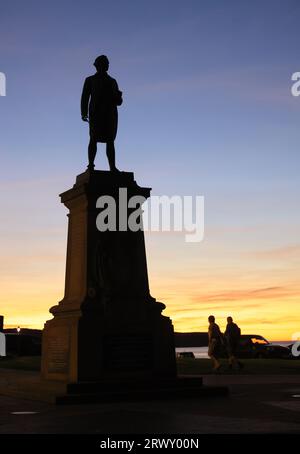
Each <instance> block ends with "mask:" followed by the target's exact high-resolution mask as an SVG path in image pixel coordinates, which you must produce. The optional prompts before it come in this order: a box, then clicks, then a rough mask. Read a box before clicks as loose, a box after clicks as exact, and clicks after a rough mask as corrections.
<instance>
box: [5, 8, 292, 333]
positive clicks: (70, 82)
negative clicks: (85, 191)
mask: <svg viewBox="0 0 300 454" xmlns="http://www.w3.org/2000/svg"><path fill="white" fill-rule="evenodd" d="M299 23H300V2H299V1H298V0H284V1H283V0H282V1H279V0H252V1H243V0H242V1H241V0H226V1H224V0H215V1H211V0H195V1H194V0H187V1H185V2H182V1H179V0H169V1H166V0H152V1H151V2H150V1H146V0H119V1H116V0H109V1H102V0H87V1H85V2H82V1H80V2H79V1H76V0H75V1H74V0H72V1H71V0H69V1H68V0H60V1H57V0H53V1H51V2H50V1H49V2H40V1H37V0H27V1H26V2H25V1H15V0H11V1H10V2H5V3H3V4H2V5H1V14H0V72H3V73H5V75H6V78H7V96H6V97H0V152H1V166H0V189H1V191H0V289H1V292H0V313H1V314H3V315H4V316H5V321H6V325H7V326H18V325H20V326H21V327H34V328H42V327H43V324H44V322H45V321H46V320H47V319H49V318H51V317H50V314H49V312H48V310H49V308H50V307H51V306H53V305H55V304H57V302H58V301H59V300H60V299H61V298H62V296H63V292H64V271H65V252H66V235H67V216H66V214H67V212H66V209H65V208H64V206H63V205H61V204H60V200H59V197H58V194H59V193H61V192H63V191H64V190H66V189H69V188H70V187H71V186H72V185H73V184H74V181H75V177H76V175H77V174H79V173H81V172H83V171H84V170H85V168H86V165H87V141H88V129H87V124H85V123H83V122H82V121H81V118H80V111H79V101H80V95H81V89H82V84H83V81H84V78H85V77H86V76H88V75H91V74H93V73H94V68H93V66H92V63H93V61H94V59H95V57H96V56H97V55H100V54H106V55H107V56H108V57H109V59H110V69H109V73H110V74H111V75H112V76H113V77H115V78H116V79H117V81H118V83H119V87H120V89H121V90H122V91H123V98H124V103H123V105H122V106H121V107H120V108H119V130H118V136H117V140H116V150H117V164H118V166H119V168H120V169H121V170H126V171H134V173H135V178H136V180H137V182H138V184H140V185H141V186H150V187H152V188H153V191H152V194H153V195H163V194H165V195H169V196H172V195H182V196H183V195H193V196H195V195H203V196H204V197H205V237H204V241H203V242H201V243H186V242H185V241H184V233H178V232H176V233H172V232H171V233H167V232H165V233H155V232H153V233H147V234H146V246H147V257H148V268H149V278H150V286H151V293H152V295H153V296H154V297H155V298H157V299H158V300H159V301H162V302H164V303H165V304H166V305H167V309H166V311H165V314H166V315H169V316H170V317H171V318H172V320H173V323H174V327H175V330H177V331H203V330H206V329H207V317H208V315H210V314H214V315H215V316H216V318H217V322H218V323H219V324H220V327H221V328H222V329H224V327H225V321H226V317H227V315H232V316H233V318H234V320H235V321H236V322H237V323H238V324H239V325H240V326H241V330H242V333H245V334H246V333H255V334H261V335H264V336H265V337H267V338H268V339H271V340H289V339H291V336H292V334H293V333H295V332H300V310H299V303H300V279H299V277H300V210H299V202H300V178H299V175H300V127H299V125H300V97H293V96H292V95H291V86H292V81H291V76H292V74H293V73H294V72H296V71H300V58H299ZM100 150H101V151H100V152H99V154H98V156H97V160H96V165H97V168H102V169H103V168H104V169H107V162H106V158H105V154H104V152H103V150H104V149H103V145H102V147H101V146H100Z"/></svg>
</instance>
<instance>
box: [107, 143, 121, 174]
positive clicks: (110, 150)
mask: <svg viewBox="0 0 300 454" xmlns="http://www.w3.org/2000/svg"><path fill="white" fill-rule="evenodd" d="M106 156H107V159H108V164H109V168H110V170H111V172H118V171H119V170H118V169H117V167H116V153H115V145H114V142H113V140H112V141H109V142H107V143H106Z"/></svg>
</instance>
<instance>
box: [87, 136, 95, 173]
mask: <svg viewBox="0 0 300 454" xmlns="http://www.w3.org/2000/svg"><path fill="white" fill-rule="evenodd" d="M88 153H89V165H88V169H90V170H93V169H94V167H95V165H94V161H95V157H96V153H97V142H96V141H95V140H92V139H90V143H89V147H88Z"/></svg>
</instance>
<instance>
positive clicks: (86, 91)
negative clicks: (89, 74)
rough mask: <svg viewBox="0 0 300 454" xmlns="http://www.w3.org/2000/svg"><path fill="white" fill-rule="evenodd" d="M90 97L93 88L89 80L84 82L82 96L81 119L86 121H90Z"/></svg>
mask: <svg viewBox="0 0 300 454" xmlns="http://www.w3.org/2000/svg"><path fill="white" fill-rule="evenodd" d="M90 96H91V88H90V82H89V79H88V78H87V79H85V81H84V85H83V89H82V95H81V118H82V119H83V120H85V121H86V120H87V119H88V111H89V100H90Z"/></svg>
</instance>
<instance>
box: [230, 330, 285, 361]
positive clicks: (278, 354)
mask: <svg viewBox="0 0 300 454" xmlns="http://www.w3.org/2000/svg"><path fill="white" fill-rule="evenodd" d="M222 356H226V352H225V351H224V352H223V355H222ZM236 356H237V357H238V358H284V359H285V358H289V357H290V350H289V349H288V348H286V347H282V346H281V345H274V344H272V343H270V342H268V341H267V339H265V338H264V337H263V336H259V335H257V334H243V335H241V337H240V340H239V343H238V347H237V352H236Z"/></svg>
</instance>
